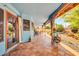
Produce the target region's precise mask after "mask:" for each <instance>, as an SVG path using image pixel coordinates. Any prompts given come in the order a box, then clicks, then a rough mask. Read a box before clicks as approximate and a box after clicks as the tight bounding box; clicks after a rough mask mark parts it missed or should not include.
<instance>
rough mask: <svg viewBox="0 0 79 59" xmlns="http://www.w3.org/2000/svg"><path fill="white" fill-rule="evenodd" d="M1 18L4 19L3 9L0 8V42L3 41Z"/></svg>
mask: <svg viewBox="0 0 79 59" xmlns="http://www.w3.org/2000/svg"><path fill="white" fill-rule="evenodd" d="M3 19H4V11H3V10H2V9H0V42H2V41H3Z"/></svg>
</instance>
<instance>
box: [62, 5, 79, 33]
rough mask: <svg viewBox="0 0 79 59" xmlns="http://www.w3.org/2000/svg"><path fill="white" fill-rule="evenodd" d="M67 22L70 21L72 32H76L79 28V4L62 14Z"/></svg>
mask: <svg viewBox="0 0 79 59" xmlns="http://www.w3.org/2000/svg"><path fill="white" fill-rule="evenodd" d="M62 18H63V19H64V20H65V22H70V24H71V29H72V32H74V33H76V32H77V31H78V29H79V6H77V7H76V8H75V9H73V10H71V11H69V12H67V13H66V14H64V15H63V16H62Z"/></svg>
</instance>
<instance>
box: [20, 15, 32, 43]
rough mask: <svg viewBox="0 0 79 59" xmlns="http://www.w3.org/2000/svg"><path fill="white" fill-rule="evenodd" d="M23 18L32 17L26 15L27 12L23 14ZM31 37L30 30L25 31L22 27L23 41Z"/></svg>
mask: <svg viewBox="0 0 79 59" xmlns="http://www.w3.org/2000/svg"><path fill="white" fill-rule="evenodd" d="M22 19H26V20H29V19H30V17H29V16H26V14H22ZM30 37H31V33H30V31H23V29H22V40H21V41H22V42H28V41H29V38H30Z"/></svg>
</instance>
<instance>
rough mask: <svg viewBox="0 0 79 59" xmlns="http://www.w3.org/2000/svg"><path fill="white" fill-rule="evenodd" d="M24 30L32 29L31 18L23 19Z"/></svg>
mask: <svg viewBox="0 0 79 59" xmlns="http://www.w3.org/2000/svg"><path fill="white" fill-rule="evenodd" d="M23 30H24V31H30V21H29V20H25V19H24V20H23Z"/></svg>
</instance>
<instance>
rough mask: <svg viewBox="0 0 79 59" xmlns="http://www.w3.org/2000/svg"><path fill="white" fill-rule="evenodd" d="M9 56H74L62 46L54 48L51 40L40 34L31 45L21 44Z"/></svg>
mask: <svg viewBox="0 0 79 59" xmlns="http://www.w3.org/2000/svg"><path fill="white" fill-rule="evenodd" d="M8 54H9V56H64V55H73V54H71V53H70V52H68V51H66V50H65V49H64V48H63V47H62V46H60V45H59V46H58V48H54V47H52V45H51V40H50V39H49V38H48V37H47V36H46V35H45V34H39V35H37V36H35V38H33V40H32V41H31V42H29V43H21V44H20V45H18V46H17V47H16V48H15V50H14V51H11V52H9V53H8Z"/></svg>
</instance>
